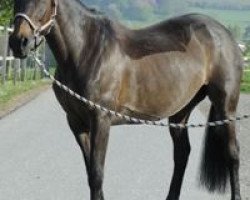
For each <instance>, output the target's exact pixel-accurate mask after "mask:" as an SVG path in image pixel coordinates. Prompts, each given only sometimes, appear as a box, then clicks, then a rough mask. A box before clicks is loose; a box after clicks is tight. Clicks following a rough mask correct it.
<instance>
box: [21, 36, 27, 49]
mask: <svg viewBox="0 0 250 200" xmlns="http://www.w3.org/2000/svg"><path fill="white" fill-rule="evenodd" d="M21 45H22V47H27V45H28V38H26V37H23V38H22V39H21Z"/></svg>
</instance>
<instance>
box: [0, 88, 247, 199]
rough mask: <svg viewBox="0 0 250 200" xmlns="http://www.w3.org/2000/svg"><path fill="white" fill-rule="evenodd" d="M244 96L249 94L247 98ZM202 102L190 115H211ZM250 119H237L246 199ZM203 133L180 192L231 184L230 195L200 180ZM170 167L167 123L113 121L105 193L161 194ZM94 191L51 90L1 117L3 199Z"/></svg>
mask: <svg viewBox="0 0 250 200" xmlns="http://www.w3.org/2000/svg"><path fill="white" fill-rule="evenodd" d="M243 97H244V98H245V99H244V98H243V100H244V102H245V100H247V99H248V98H249V97H248V96H243ZM248 102H249V101H248ZM248 102H247V103H248ZM248 106H249V105H248ZM249 108H250V107H249ZM201 110H202V111H199V110H195V112H194V113H193V115H192V122H203V121H204V120H206V118H205V117H204V114H203V112H204V110H206V106H204V107H203V108H202V109H201ZM242 111H246V109H243V108H242ZM249 124H250V123H249V121H246V122H243V123H242V124H241V125H238V128H239V129H240V130H241V133H240V141H241V147H242V148H241V149H242V150H241V151H242V154H241V156H242V158H241V160H242V161H241V166H242V167H241V182H242V196H243V199H244V200H245V199H250V181H249V179H250V158H249V155H250V146H249V144H250V143H249V142H250V136H248V134H249V129H250V125H249ZM203 136H204V129H192V130H190V139H191V145H192V152H191V156H190V160H189V165H188V169H187V172H186V176H185V180H184V185H183V189H182V195H181V199H185V200H191V199H192V200H193V199H194V200H196V199H202V200H224V199H225V200H226V199H227V200H229V199H230V198H229V191H228V192H227V194H226V195H218V194H209V193H207V192H206V191H205V190H203V189H202V188H200V187H199V183H198V181H197V176H198V168H199V160H200V159H199V157H200V155H201V145H202V141H203ZM172 170H173V161H172V142H171V139H170V136H169V132H168V130H166V128H159V127H148V126H120V127H114V128H112V129H111V137H110V143H109V149H108V154H107V162H106V173H105V186H104V191H105V197H106V199H107V200H141V199H143V200H163V199H165V198H166V195H167V191H168V188H169V183H170V179H171V174H172ZM88 199H89V189H88V186H87V178H86V174H85V166H84V164H83V161H82V156H81V153H80V150H79V148H78V146H77V144H76V142H75V140H74V137H73V135H72V134H71V132H70V130H69V128H68V126H67V123H66V120H65V114H64V112H63V111H62V109H61V108H60V107H59V105H58V103H57V102H56V100H55V97H54V95H53V93H52V91H51V90H49V91H47V92H45V93H43V94H41V95H40V96H39V97H38V98H37V99H35V100H33V101H32V102H30V103H29V104H27V105H26V106H24V107H22V108H21V109H19V110H18V111H16V112H15V113H13V114H11V115H9V116H7V117H6V118H4V119H2V120H0V200H88Z"/></svg>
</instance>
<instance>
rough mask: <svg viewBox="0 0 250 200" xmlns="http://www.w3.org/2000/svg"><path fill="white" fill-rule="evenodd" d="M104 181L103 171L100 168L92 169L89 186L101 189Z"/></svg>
mask: <svg viewBox="0 0 250 200" xmlns="http://www.w3.org/2000/svg"><path fill="white" fill-rule="evenodd" d="M102 183H103V172H102V170H100V169H99V170H98V169H91V172H90V175H89V186H90V188H91V189H95V190H100V189H101V188H102Z"/></svg>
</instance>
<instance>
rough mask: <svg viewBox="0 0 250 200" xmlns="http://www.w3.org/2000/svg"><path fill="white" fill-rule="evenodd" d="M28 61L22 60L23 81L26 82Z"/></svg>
mask: <svg viewBox="0 0 250 200" xmlns="http://www.w3.org/2000/svg"><path fill="white" fill-rule="evenodd" d="M26 68H27V59H23V60H21V81H25V80H26Z"/></svg>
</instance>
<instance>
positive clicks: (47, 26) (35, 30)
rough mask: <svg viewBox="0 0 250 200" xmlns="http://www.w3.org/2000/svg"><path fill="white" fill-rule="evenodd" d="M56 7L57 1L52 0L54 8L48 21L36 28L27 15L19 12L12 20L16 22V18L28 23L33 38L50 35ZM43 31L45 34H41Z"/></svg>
mask: <svg viewBox="0 0 250 200" xmlns="http://www.w3.org/2000/svg"><path fill="white" fill-rule="evenodd" d="M57 6H58V0H53V8H54V11H53V14H52V15H51V17H50V20H49V21H48V22H46V23H45V24H44V25H42V26H37V25H36V24H35V23H34V22H33V21H32V19H31V18H30V17H29V16H28V15H26V14H25V13H21V12H19V13H17V14H16V15H15V18H14V20H16V19H17V18H23V19H25V20H26V21H27V22H28V23H29V25H30V27H31V29H32V30H33V33H34V36H35V37H38V36H41V35H47V34H49V33H50V30H51V28H52V27H53V26H54V25H55V17H56V15H57ZM44 31H46V33H45V34H42V33H43V32H44Z"/></svg>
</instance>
